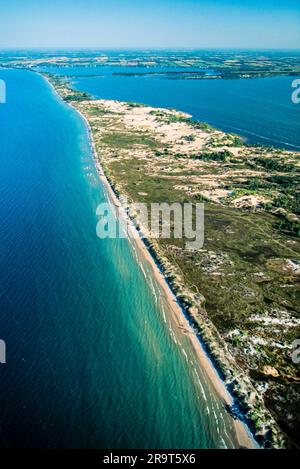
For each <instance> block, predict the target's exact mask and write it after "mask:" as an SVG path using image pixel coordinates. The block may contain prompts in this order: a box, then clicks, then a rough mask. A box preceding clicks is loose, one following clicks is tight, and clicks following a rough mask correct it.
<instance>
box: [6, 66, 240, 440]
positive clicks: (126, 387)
mask: <svg viewBox="0 0 300 469" xmlns="http://www.w3.org/2000/svg"><path fill="white" fill-rule="evenodd" d="M0 79H4V80H5V82H6V85H7V104H3V105H2V104H1V105H0V158H1V172H0V217H1V232H0V338H1V339H4V340H5V341H6V345H7V364H5V365H1V366H0V446H1V447H32V446H35V447H83V448H91V447H100V448H101V447H105V448H107V447H109V448H111V447H120V448H124V447H129V448H130V447H134V448H138V447H146V448H157V447H165V448H198V447H200V448H211V447H233V446H235V445H236V442H235V438H234V435H233V430H232V428H231V421H229V418H228V415H227V414H226V412H225V411H224V409H223V406H222V404H221V402H220V401H219V399H217V397H216V395H215V393H214V392H213V390H212V389H211V387H210V385H209V383H207V380H206V378H205V377H204V376H203V374H202V372H201V369H200V368H199V366H198V364H197V360H196V358H195V357H194V355H193V352H192V350H191V349H190V347H189V344H188V343H187V338H186V336H184V335H183V334H182V333H181V332H180V331H177V330H176V329H175V326H174V325H173V324H172V322H171V321H170V320H169V319H168V317H167V316H166V313H165V312H164V310H163V306H162V303H161V301H160V299H159V294H160V293H159V291H158V289H157V288H156V286H155V285H154V284H153V282H152V281H151V276H149V274H148V273H147V272H146V273H145V275H146V277H145V276H144V274H143V271H142V270H141V268H140V266H139V262H138V260H137V259H136V253H135V251H134V249H133V248H132V246H131V245H130V244H129V242H128V241H127V240H126V239H117V240H100V239H98V238H97V237H96V223H97V217H96V214H95V213H96V207H97V205H98V204H99V203H100V202H101V201H104V200H106V194H105V191H104V189H103V187H102V185H101V183H100V182H99V180H98V177H97V174H96V171H95V167H94V164H93V160H92V154H91V148H90V145H89V140H88V134H87V129H86V126H85V124H84V122H83V121H82V119H81V118H80V117H79V116H78V114H77V113H76V112H75V111H74V110H72V109H71V108H70V107H68V106H67V105H65V104H64V103H62V101H60V100H59V99H58V98H57V96H56V95H55V94H54V92H53V90H52V89H51V88H50V86H49V85H48V84H47V82H46V81H45V80H44V79H43V78H42V77H41V76H39V75H37V74H34V73H31V72H28V71H21V70H18V71H17V70H0ZM111 80H114V79H110V78H108V79H107V82H106V81H105V79H104V80H103V82H102V83H103V84H104V83H107V88H106V90H105V87H104V85H103V87H102V91H101V93H100V94H102V95H103V96H104V97H119V98H120V97H121V95H122V99H127V97H128V98H130V99H135V100H139V96H140V100H141V101H146V102H147V101H148V98H147V96H148V95H147V94H145V95H143V94H142V87H140V88H137V90H136V92H137V95H134V96H133V95H132V94H133V93H131V92H130V91H128V92H125V91H126V85H125V84H126V81H125V82H122V83H124V94H122V90H121V89H120V90H119V91H118V92H119V96H108V95H110V94H111V91H109V90H110V89H111V88H110V87H111V86H112V83H113V81H111ZM129 82H130V83H131V84H134V83H140V84H141V83H142V82H140V81H137V82H136V81H130V80H129V81H128V83H129ZM88 83H90V86H91V87H93V86H94V87H95V91H96V88H97V87H98V90H99V86H100V85H99V83H98V82H97V81H95V80H94V81H93V80H91V81H89V82H87V83H86V82H84V81H83V82H80V87H85V86H86V85H87V84H88ZM97 83H98V84H97ZM109 83H110V85H109ZM120 83H121V81H120ZM161 83H162V84H163V86H166V83H165V82H161ZM168 83H169V84H170V83H172V82H169V81H168ZM187 85H188V83H186V84H185V85H184V86H187ZM191 85H192V86H195V85H194V84H191ZM78 86H79V83H78ZM173 86H176V83H174V85H173ZM217 86H218V84H217ZM126 93H127V94H126ZM138 93H140V94H138ZM146 93H147V92H146ZM129 95H130V96H129ZM149 97H150V95H149ZM149 99H150V98H149ZM160 99H161V103H160V104H161V105H165V104H167V103H166V102H165V101H164V97H163V95H162V96H161V98H160ZM154 104H155V103H154ZM173 105H174V106H176V105H177V103H176V101H175V102H174V103H173Z"/></svg>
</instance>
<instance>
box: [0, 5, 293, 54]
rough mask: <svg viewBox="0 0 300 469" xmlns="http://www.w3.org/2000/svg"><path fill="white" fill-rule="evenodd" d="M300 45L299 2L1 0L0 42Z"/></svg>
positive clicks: (7, 45) (138, 45)
mask: <svg viewBox="0 0 300 469" xmlns="http://www.w3.org/2000/svg"><path fill="white" fill-rule="evenodd" d="M11 47H12V48H14V47H20V48H30V47H36V48H39V47H40V48H48V47H52V48H55V47H65V48H67V47H74V48H76V47H82V48H85V47H94V48H141V47H148V48H150V47H153V48H155V47H169V48H181V47H183V48H184V47H194V48H282V49H283V48H287V49H300V0H210V1H209V0H106V1H104V0H48V1H46V0H0V48H11Z"/></svg>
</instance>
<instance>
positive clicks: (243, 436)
mask: <svg viewBox="0 0 300 469" xmlns="http://www.w3.org/2000/svg"><path fill="white" fill-rule="evenodd" d="M40 75H41V76H42V77H43V78H44V79H45V80H46V81H47V83H48V84H50V86H51V88H52V90H53V91H54V92H55V94H56V95H57V96H58V97H59V99H61V100H62V97H61V95H60V94H59V93H58V92H57V90H56V89H55V87H54V85H53V84H52V83H51V82H50V81H49V80H48V78H47V77H46V76H44V75H43V74H40ZM63 102H64V103H65V104H67V105H69V106H70V107H71V108H72V109H73V110H75V111H76V112H77V113H78V114H79V115H80V117H81V118H82V119H83V120H84V122H85V125H86V127H87V131H88V138H89V142H90V145H91V148H92V153H93V160H94V164H95V169H96V171H97V174H98V177H99V181H101V182H102V183H103V185H104V187H105V190H106V193H107V196H108V198H109V200H110V202H111V203H112V204H113V205H114V206H116V207H121V208H122V209H123V210H122V211H121V210H119V216H122V217H124V220H125V221H126V222H127V226H128V237H129V239H130V240H131V241H132V243H133V247H134V248H136V249H137V251H138V253H139V254H140V255H141V256H142V259H143V261H144V262H146V263H147V265H148V266H149V267H150V270H151V273H152V276H153V278H154V280H155V281H156V283H157V285H158V287H159V289H160V291H161V292H162V294H163V296H164V300H165V301H166V305H167V308H168V310H169V313H170V314H171V315H172V318H173V320H174V321H175V322H176V323H177V325H178V326H179V328H182V329H183V330H185V332H186V336H187V337H188V338H189V341H190V345H191V347H192V348H193V351H194V353H195V355H196V356H197V358H198V361H199V364H200V366H201V368H202V369H203V371H204V373H205V375H206V376H207V378H208V380H209V382H210V384H211V385H212V387H213V388H214V390H215V392H216V394H217V395H218V397H219V398H220V399H221V400H222V401H223V403H224V404H225V405H227V406H229V407H231V406H232V405H233V404H234V397H233V396H232V394H231V393H230V392H229V390H228V389H227V386H226V383H225V381H224V380H223V379H222V378H221V376H220V374H219V372H218V369H217V368H216V366H215V365H214V364H213V362H212V360H211V358H210V356H209V354H208V353H207V352H206V351H205V349H204V347H203V344H202V343H201V340H200V337H198V336H197V335H196V334H195V332H194V330H193V329H192V327H191V323H190V321H189V320H188V318H187V317H186V314H187V312H186V311H185V310H184V308H183V307H182V306H180V304H179V302H178V298H177V297H176V295H175V293H174V292H173V291H172V289H171V285H170V284H169V282H168V279H167V278H166V276H165V275H164V274H163V272H162V271H161V270H160V268H159V266H158V264H157V262H156V259H155V257H154V256H153V255H152V254H151V252H150V250H149V248H148V247H147V245H146V244H145V242H144V241H143V239H142V238H141V236H140V234H139V231H138V230H137V229H136V227H135V226H134V224H133V222H132V220H131V218H130V216H129V214H127V213H126V210H125V208H124V207H123V206H122V203H121V201H120V199H119V198H118V196H117V194H116V193H115V191H114V189H113V186H112V185H111V184H110V182H109V180H108V178H107V177H106V175H105V173H104V171H103V168H102V166H101V163H100V159H99V155H98V153H97V149H96V145H95V142H94V138H93V131H92V128H91V126H90V123H89V121H88V119H87V117H86V116H85V115H84V114H83V113H82V112H81V111H80V110H79V109H77V108H76V107H75V106H74V105H73V104H71V103H66V102H65V101H63ZM202 340H203V339H202ZM231 418H232V423H233V425H234V428H235V434H236V439H237V443H238V445H239V447H243V448H247V449H257V448H259V445H258V443H257V442H256V440H255V438H254V436H253V434H252V432H251V430H250V428H249V427H248V425H247V423H246V422H245V421H244V420H243V419H241V418H239V417H235V418H233V417H231Z"/></svg>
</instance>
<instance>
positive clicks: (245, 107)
mask: <svg viewBox="0 0 300 469" xmlns="http://www.w3.org/2000/svg"><path fill="white" fill-rule="evenodd" d="M163 70H168V71H170V70H171V69H170V68H167V69H166V68H165V69H161V68H160V69H156V68H155V69H150V68H141V67H91V68H84V69H83V68H81V69H80V68H79V67H77V68H76V67H74V68H72V67H68V68H63V69H62V68H55V67H51V68H50V69H49V71H52V72H55V73H58V74H62V75H64V74H68V75H74V76H73V78H72V82H73V84H74V86H75V88H77V89H79V90H82V91H87V92H89V93H91V94H92V95H93V96H95V97H97V98H103V99H117V100H120V101H136V102H142V103H145V104H149V105H151V106H158V107H172V108H177V109H179V110H182V111H186V112H188V113H190V114H192V115H193V117H194V118H195V119H197V120H201V121H205V122H209V123H210V124H212V125H214V126H216V127H218V128H220V129H222V130H225V131H229V132H234V133H237V134H240V135H242V136H243V137H244V138H245V139H246V140H247V142H249V143H261V144H265V145H274V146H276V147H282V148H287V149H290V150H300V104H298V105H296V104H294V103H293V102H292V99H291V95H292V91H293V89H292V81H293V80H294V79H296V78H297V77H273V78H260V79H243V80H222V79H220V80H210V79H204V80H180V79H167V78H166V77H165V76H158V75H155V76H152V75H149V76H129V77H128V76H117V75H114V73H118V72H120V71H121V72H129V73H132V72H135V73H136V72H149V71H163ZM174 70H178V69H174ZM95 73H96V74H99V75H100V76H94V77H93V76H84V75H92V74H95ZM76 75H77V76H76ZM78 75H79V76H78Z"/></svg>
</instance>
